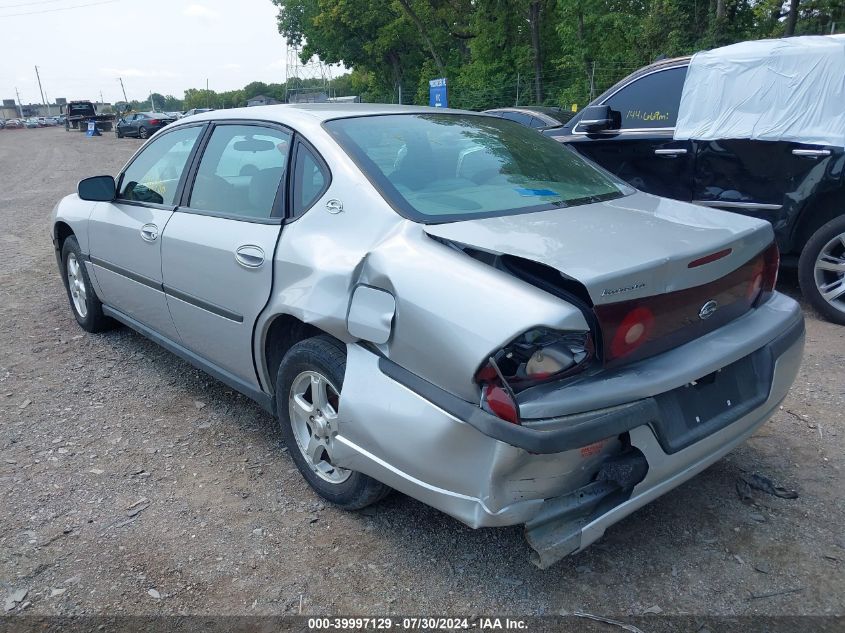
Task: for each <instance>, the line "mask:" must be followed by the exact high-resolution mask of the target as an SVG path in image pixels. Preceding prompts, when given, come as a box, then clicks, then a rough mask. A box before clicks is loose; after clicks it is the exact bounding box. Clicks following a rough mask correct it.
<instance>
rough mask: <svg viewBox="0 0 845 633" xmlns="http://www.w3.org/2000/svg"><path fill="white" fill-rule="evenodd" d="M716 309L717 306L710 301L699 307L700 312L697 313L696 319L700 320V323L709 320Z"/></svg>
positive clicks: (714, 302)
mask: <svg viewBox="0 0 845 633" xmlns="http://www.w3.org/2000/svg"><path fill="white" fill-rule="evenodd" d="M718 309H719V304H718V303H717V302H716V301H713V300H712V299H711V300H710V301H708V302H707V303H705V304H704V305H703V306H701V310H699V311H698V318H699V319H701V320H702V321H703V320H704V319H709V318H710V317H711V316H713V314H714V313H715V312H716V310H718Z"/></svg>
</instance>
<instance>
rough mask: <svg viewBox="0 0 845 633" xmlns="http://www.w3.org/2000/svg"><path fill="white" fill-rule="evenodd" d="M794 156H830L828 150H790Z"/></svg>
mask: <svg viewBox="0 0 845 633" xmlns="http://www.w3.org/2000/svg"><path fill="white" fill-rule="evenodd" d="M792 154H793V155H794V156H812V157H815V156H830V150H829V149H794V150H792Z"/></svg>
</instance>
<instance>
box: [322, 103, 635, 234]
mask: <svg viewBox="0 0 845 633" xmlns="http://www.w3.org/2000/svg"><path fill="white" fill-rule="evenodd" d="M325 127H326V129H327V130H328V131H329V133H330V134H332V136H333V137H334V138H335V139H336V140H337V141H338V143H339V144H340V145H341V146H342V147H343V149H344V150H345V151H346V152H347V153H348V154H349V155H350V156H351V157H352V158H353V160H355V162H356V163H357V164H358V166H359V167H360V168H361V169H362V171H363V172H364V173H365V175H367V177H368V178H369V179H370V180H371V181H372V182H373V184H374V185H375V186H376V187H377V188H378V189H379V190H380V191H381V193H382V195H384V197H385V198H386V199H387V200H388V202H390V203H391V204H392V206H393V207H394V208H395V209H396V210H397V211H399V212H400V213H401V214H402V215H404V216H405V217H408V218H410V219H412V220H416V221H419V222H424V223H429V222H430V223H434V222H448V221H455V220H464V219H472V218H477V217H490V216H502V215H513V214H517V213H527V212H531V211H541V210H545V209H553V208H559V207H567V206H574V205H579V204H587V203H590V202H598V201H601V200H609V199H612V198H617V197H620V196H622V195H625V194H627V193H629V192H631V191H632V190H631V189H630V188H628V187H627V186H626V185H625V184H624V183H622V182H621V181H618V180H616V179H614V178H613V177H612V176H610V175H609V174H607V173H606V172H603V171H601V170H599V169H598V168H597V167H595V166H593V165H592V164H591V163H589V162H587V161H586V160H585V159H583V158H581V157H580V156H578V155H577V154H576V153H575V152H573V151H571V150H569V149H568V148H566V147H565V146H563V145H562V144H560V143H558V142H556V141H554V140H552V139H550V138H548V137H545V136H541V135H539V134H537V132H536V131H534V130H532V129H530V128H527V127H524V126H521V125H518V124H516V123H513V122H511V121H506V120H502V119H496V118H492V117H489V116H473V115H465V114H440V113H438V114H403V115H388V116H367V117H354V118H346V119H336V120H333V121H328V122H326V123H325Z"/></svg>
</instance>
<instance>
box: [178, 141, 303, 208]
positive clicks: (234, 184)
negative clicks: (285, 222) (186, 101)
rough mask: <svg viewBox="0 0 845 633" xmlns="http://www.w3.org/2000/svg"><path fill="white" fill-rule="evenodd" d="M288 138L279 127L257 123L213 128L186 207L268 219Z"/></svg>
mask: <svg viewBox="0 0 845 633" xmlns="http://www.w3.org/2000/svg"><path fill="white" fill-rule="evenodd" d="M290 140H291V136H290V134H289V133H287V132H285V131H283V130H277V129H273V128H267V127H261V126H257V125H220V126H218V127H216V128H215V129H214V132H213V133H212V135H211V139H210V140H209V142H208V145H207V146H206V148H205V151H204V152H203V156H202V160H201V161H200V164H199V168H198V169H197V175H196V179H195V180H194V187H193V190H192V191H191V199H190V202H189V206H190V207H192V208H194V209H201V210H203V211H211V212H213V213H218V214H220V215H231V216H238V217H245V218H256V219H267V218H270V217H271V216H272V214H273V207H274V203H275V200H276V195H277V193H278V192H279V184H280V183H281V182H282V179H283V176H284V173H285V168H286V167H287V161H288V154H289V152H290Z"/></svg>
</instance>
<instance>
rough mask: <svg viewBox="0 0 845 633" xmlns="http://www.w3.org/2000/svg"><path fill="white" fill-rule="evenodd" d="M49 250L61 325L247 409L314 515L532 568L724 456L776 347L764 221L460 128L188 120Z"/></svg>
mask: <svg viewBox="0 0 845 633" xmlns="http://www.w3.org/2000/svg"><path fill="white" fill-rule="evenodd" d="M51 230H52V238H53V243H54V245H55V249H56V256H57V261H58V264H59V269H60V271H61V273H62V276H63V279H64V281H65V285H66V287H67V291H68V296H69V298H70V304H71V308H72V310H73V314H74V316H75V318H76V320H77V322H78V323H79V325H80V326H82V328H84V329H85V330H87V331H89V332H99V331H102V330H105V329H107V328H109V327H112V326H113V325H114V324H115V323H118V322H119V323H123V324H125V325H128V326H129V327H131V328H133V329H135V330H137V331H138V332H140V333H142V334H144V335H145V336H148V337H149V338H151V339H153V340H154V341H156V342H158V343H159V344H161V345H162V346H164V347H165V348H167V349H169V350H171V351H172V352H174V353H176V354H178V355H179V356H181V357H182V358H184V359H186V360H187V361H189V362H191V363H192V364H194V365H195V366H197V367H199V368H201V369H203V370H205V371H206V372H208V373H209V374H211V375H212V376H214V377H216V378H218V379H219V380H221V381H223V382H224V383H226V384H228V385H230V386H232V387H234V388H236V389H237V390H239V391H240V392H242V393H244V394H246V395H248V396H249V397H251V398H253V399H254V400H255V401H256V402H258V403H260V404H261V405H262V406H263V407H264V408H265V409H266V410H267V411H269V412H271V413H273V414H274V415H275V416H276V417H277V418H278V420H279V427H280V430H281V434H282V436H283V438H284V440H285V442H286V443H287V445H288V446H289V447H290V452H291V455H292V456H293V459H294V461H295V462H296V464H297V466H298V467H299V469H300V471H301V472H302V474H303V476H304V477H305V479H306V480H307V481H308V482H309V484H311V486H312V487H313V488H314V490H315V491H316V492H317V493H318V494H319V495H321V496H322V497H324V498H325V499H327V500H329V501H331V502H332V503H335V504H337V505H338V506H341V507H344V508H347V509H350V510H354V509H358V508H362V507H364V506H366V505H369V504H372V503H374V502H376V501H378V500H379V499H381V498H382V497H384V495H386V494H387V493H388V492H389V491H390V490H391V489H397V490H400V491H402V492H404V493H406V494H408V495H411V496H413V497H416V498H417V499H420V500H422V501H424V502H425V503H428V504H430V505H432V506H434V507H436V508H438V509H440V510H442V511H443V512H446V513H448V514H450V515H451V516H453V517H455V518H457V519H458V520H460V521H463V522H464V523H466V524H467V525H470V526H472V527H483V526H504V525H515V524H525V529H526V536H527V538H528V540H529V542H530V543H531V545H532V546H533V548H534V549H535V550H536V553H537V556H536V562H537V563H538V564H539V565H540V566H543V567H545V566H548V565H550V564H551V563H553V562H555V561H556V560H558V559H560V558H561V557H563V556H565V555H567V554H570V553H572V552H575V551H578V550H580V549H583V548H585V547H587V546H588V545H589V544H590V543H592V542H593V541H595V540H596V539H598V538H600V537H601V535H602V534H603V533H604V531H605V529H606V528H607V527H608V526H609V525H611V524H613V523H615V522H616V521H619V520H620V519H621V518H623V517H624V516H626V515H628V514H630V513H631V512H633V511H635V510H636V509H637V508H639V507H641V506H643V505H644V504H646V503H648V502H649V501H651V500H652V499H654V498H656V497H658V496H659V495H661V494H663V493H665V492H667V491H668V490H670V489H672V488H673V487H675V486H677V485H679V484H680V483H682V482H683V481H685V480H687V479H689V478H690V477H692V476H694V475H695V474H696V473H698V472H700V471H701V470H703V469H704V468H706V467H707V466H708V465H710V464H712V463H713V462H714V461H716V460H718V459H719V458H720V457H721V456H723V455H724V454H725V453H727V452H728V451H730V450H731V449H732V448H733V447H734V446H736V445H737V444H738V443H740V442H742V441H743V440H744V439H745V438H747V437H748V436H749V435H750V434H751V433H752V432H753V431H754V430H755V429H756V428H757V427H758V426H759V425H760V424H762V423H763V422H765V421H766V420H767V419H768V418H769V416H770V415H771V413H772V412H773V411H774V410H775V409H776V408H777V406H778V404H779V403H780V402H781V400H782V399H783V398H784V396H785V395H786V393H787V390H788V389H789V387H790V385H791V384H792V382H793V380H794V378H795V376H796V373H797V371H798V367H799V364H800V361H801V355H802V350H803V342H804V323H803V319H802V316H801V312H800V310H799V308H798V306H797V304H796V303H795V302H794V301H792V300H791V299H789V298H787V297H785V296H783V295H781V294H779V293H777V292H776V291H775V289H774V286H775V281H776V277H777V270H778V252H777V248H776V246H775V245H774V242H773V234H772V229H771V226H770V225H769V224H768V223H766V222H762V221H759V220H755V219H751V218H747V217H743V216H740V215H735V214H729V213H724V212H720V211H716V210H710V209H704V208H700V207H694V206H691V205H688V204H684V203H680V202H675V201H670V200H666V199H662V198H658V197H655V196H651V195H647V194H644V193H641V192H638V191H636V190H635V189H632V188H631V187H629V186H628V185H626V184H624V183H623V182H621V181H619V180H618V179H616V178H615V177H613V176H612V175H610V174H608V173H606V172H604V171H602V170H601V169H599V168H598V167H596V166H595V165H593V164H591V163H589V162H587V161H586V160H585V159H583V158H580V157H578V156H577V155H576V154H575V153H573V152H571V151H570V150H568V149H566V148H565V147H563V146H561V145H560V144H558V143H556V142H554V141H553V140H550V139H547V138H545V137H541V136H539V135H537V134H536V132H534V131H532V130H530V129H527V128H524V127H522V126H520V125H518V124H516V123H513V122H510V121H506V120H502V119H499V118H495V117H490V116H485V115H479V114H477V113H471V112H461V111H454V110H439V109H438V110H435V109H430V108H416V107H404V106H385V105H372V106H371V105H361V104H354V105H349V106H343V105H334V104H327V105H297V106H267V107H259V108H245V109H239V110H225V111H215V112H208V113H204V114H199V115H196V116H193V117H190V118H186V119H183V120H181V121H179V122H176V123H174V124H171V125H169V126H168V127H167V128H165V129H164V130H162V131H161V132H159V133H158V134H156V135H155V136H153V137H152V138H151V139H150V140H149V141H148V142H147V143H146V144H145V145H144V146H143V147H142V148H141V149H140V150H139V151H138V152H137V153H136V154H135V156H133V157H132V159H131V160H130V161H129V163H128V164H127V165H126V166H125V167H124V168H123V169H122V170H121V172H120V173H119V174H118V175H117V177H116V178H114V177H112V176H97V177H93V178H89V179H86V180H83V181H82V182H80V183H79V187H78V192H77V193H74V194H72V195H69V196H67V197H66V198H64V199H63V200H61V201H60V202H59V204H58V205H57V206H56V209H55V211H54V213H53V218H52V229H51Z"/></svg>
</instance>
